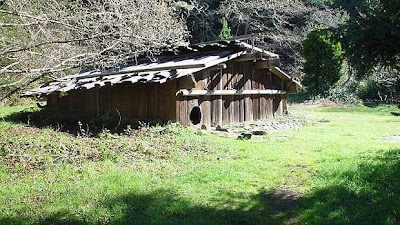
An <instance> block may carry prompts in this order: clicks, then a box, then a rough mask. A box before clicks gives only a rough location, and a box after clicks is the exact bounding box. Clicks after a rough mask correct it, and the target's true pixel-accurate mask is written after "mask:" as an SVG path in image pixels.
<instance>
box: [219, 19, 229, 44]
mask: <svg viewBox="0 0 400 225" xmlns="http://www.w3.org/2000/svg"><path fill="white" fill-rule="evenodd" d="M221 23H222V29H221V32H220V34H219V36H218V39H220V40H225V39H228V38H231V37H232V35H231V28H229V26H228V21H226V19H225V18H222V19H221Z"/></svg>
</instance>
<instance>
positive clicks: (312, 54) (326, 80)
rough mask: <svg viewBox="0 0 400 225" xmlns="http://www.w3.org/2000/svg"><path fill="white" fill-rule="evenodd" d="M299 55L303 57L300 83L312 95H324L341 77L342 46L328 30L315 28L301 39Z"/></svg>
mask: <svg viewBox="0 0 400 225" xmlns="http://www.w3.org/2000/svg"><path fill="white" fill-rule="evenodd" d="M302 44H303V46H302V49H301V55H302V56H303V57H304V59H305V63H304V68H303V72H304V76H303V79H302V83H303V84H304V85H305V86H306V90H307V91H308V92H309V93H310V94H311V95H312V96H317V95H321V96H324V97H325V96H326V95H327V94H328V93H329V89H330V87H331V86H333V85H334V84H335V83H336V82H337V81H338V80H339V79H340V77H341V68H342V63H343V59H342V48H341V45H340V43H339V42H338V41H336V40H335V39H334V37H333V33H332V32H331V31H328V30H322V29H317V30H314V31H311V32H310V33H308V35H307V37H306V39H305V40H304V41H303V43H302Z"/></svg>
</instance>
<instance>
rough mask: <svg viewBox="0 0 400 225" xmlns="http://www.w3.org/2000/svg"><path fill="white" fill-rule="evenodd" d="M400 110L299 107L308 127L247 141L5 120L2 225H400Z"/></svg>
mask: <svg viewBox="0 0 400 225" xmlns="http://www.w3.org/2000/svg"><path fill="white" fill-rule="evenodd" d="M21 109H22V108H18V107H16V108H15V107H14V108H2V110H1V111H2V112H1V115H2V116H3V117H6V116H7V115H9V114H10V113H13V112H16V111H19V110H21ZM396 110H398V109H396V108H394V107H393V106H378V107H375V108H368V107H365V106H360V107H345V108H312V107H294V108H291V111H292V112H293V113H295V114H296V115H299V116H306V117H307V118H308V119H309V120H310V121H311V122H312V123H311V124H310V125H309V126H306V127H303V128H302V129H300V130H297V131H295V130H292V131H281V132H277V133H271V134H268V135H266V136H265V138H263V139H251V140H236V139H233V138H222V137H218V136H215V135H211V134H203V133H202V132H198V131H197V130H195V129H193V128H182V127H179V126H174V125H168V126H164V127H147V126H143V127H142V128H141V129H139V130H138V131H135V132H132V131H130V132H128V131H127V133H126V134H121V135H116V134H111V133H108V132H107V131H105V132H104V133H103V134H101V135H99V136H98V137H86V136H83V135H80V136H77V135H72V134H69V133H67V132H61V131H57V129H55V128H47V129H39V128H35V127H31V126H28V125H27V122H25V123H15V122H12V121H7V120H6V121H4V120H3V121H2V122H0V149H1V161H0V183H1V185H0V211H1V214H0V224H398V223H399V222H400V217H399V215H400V211H399V210H400V201H399V199H400V192H399V188H398V187H399V185H400V180H399V177H400V164H399V162H400V161H399V159H400V158H399V157H400V143H396V142H390V140H391V139H390V137H393V136H396V135H397V136H400V130H399V127H400V120H398V118H397V117H395V116H392V115H391V114H390V112H392V111H396ZM6 118H7V117H6ZM77 126H78V125H77ZM382 138H386V139H382Z"/></svg>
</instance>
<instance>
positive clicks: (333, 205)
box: [296, 149, 400, 225]
mask: <svg viewBox="0 0 400 225" xmlns="http://www.w3.org/2000/svg"><path fill="white" fill-rule="evenodd" d="M342 176H343V177H341V179H342V182H338V184H336V185H332V186H327V187H325V188H321V189H318V190H315V191H314V192H312V193H311V194H309V195H305V196H302V197H301V198H300V199H299V201H300V203H299V206H298V208H297V209H296V214H297V215H299V216H300V218H299V219H300V220H299V221H300V222H299V223H300V224H371V225H372V224H400V149H397V150H390V151H387V152H385V153H383V154H382V155H381V156H380V157H376V158H374V159H373V161H372V162H371V163H364V164H362V165H360V166H359V167H358V168H357V169H356V170H354V171H347V172H346V173H343V175H342Z"/></svg>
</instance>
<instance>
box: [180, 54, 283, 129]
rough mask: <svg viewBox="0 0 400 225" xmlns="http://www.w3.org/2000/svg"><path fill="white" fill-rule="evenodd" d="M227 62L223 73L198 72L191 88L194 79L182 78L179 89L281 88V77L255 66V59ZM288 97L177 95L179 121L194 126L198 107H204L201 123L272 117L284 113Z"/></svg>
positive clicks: (211, 71)
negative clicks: (192, 116) (194, 114)
mask: <svg viewBox="0 0 400 225" xmlns="http://www.w3.org/2000/svg"><path fill="white" fill-rule="evenodd" d="M226 64H227V68H226V69H224V70H222V74H221V71H220V70H206V71H201V72H198V73H196V74H195V75H194V78H195V81H196V83H195V84H193V86H192V87H189V86H190V85H188V83H190V82H191V81H188V79H187V78H186V81H185V80H181V81H179V82H180V83H181V84H182V85H178V89H196V90H233V89H235V90H252V89H253V90H257V89H261V90H265V89H278V90H282V82H281V80H280V79H279V78H278V77H276V76H275V75H272V74H271V72H270V71H269V70H268V69H257V70H256V69H254V67H253V62H252V61H247V62H232V61H231V62H227V63H226ZM183 84H184V85H183ZM285 99H286V96H282V95H251V96H250V95H247V96H238V95H236V96H196V97H178V100H177V102H178V104H177V105H178V106H177V110H176V112H177V121H178V122H180V123H181V124H182V125H184V126H188V125H192V123H191V121H190V118H189V115H190V111H191V110H192V109H193V107H195V106H198V107H200V109H201V113H202V117H201V123H200V125H206V126H212V125H217V124H220V125H223V124H229V123H237V122H244V121H252V120H262V119H270V118H273V117H274V116H279V115H281V114H282V113H283V108H284V107H285V104H284V103H285ZM178 108H179V109H178ZM221 111H222V112H221ZM221 114H222V116H221ZM221 117H222V118H221Z"/></svg>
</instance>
